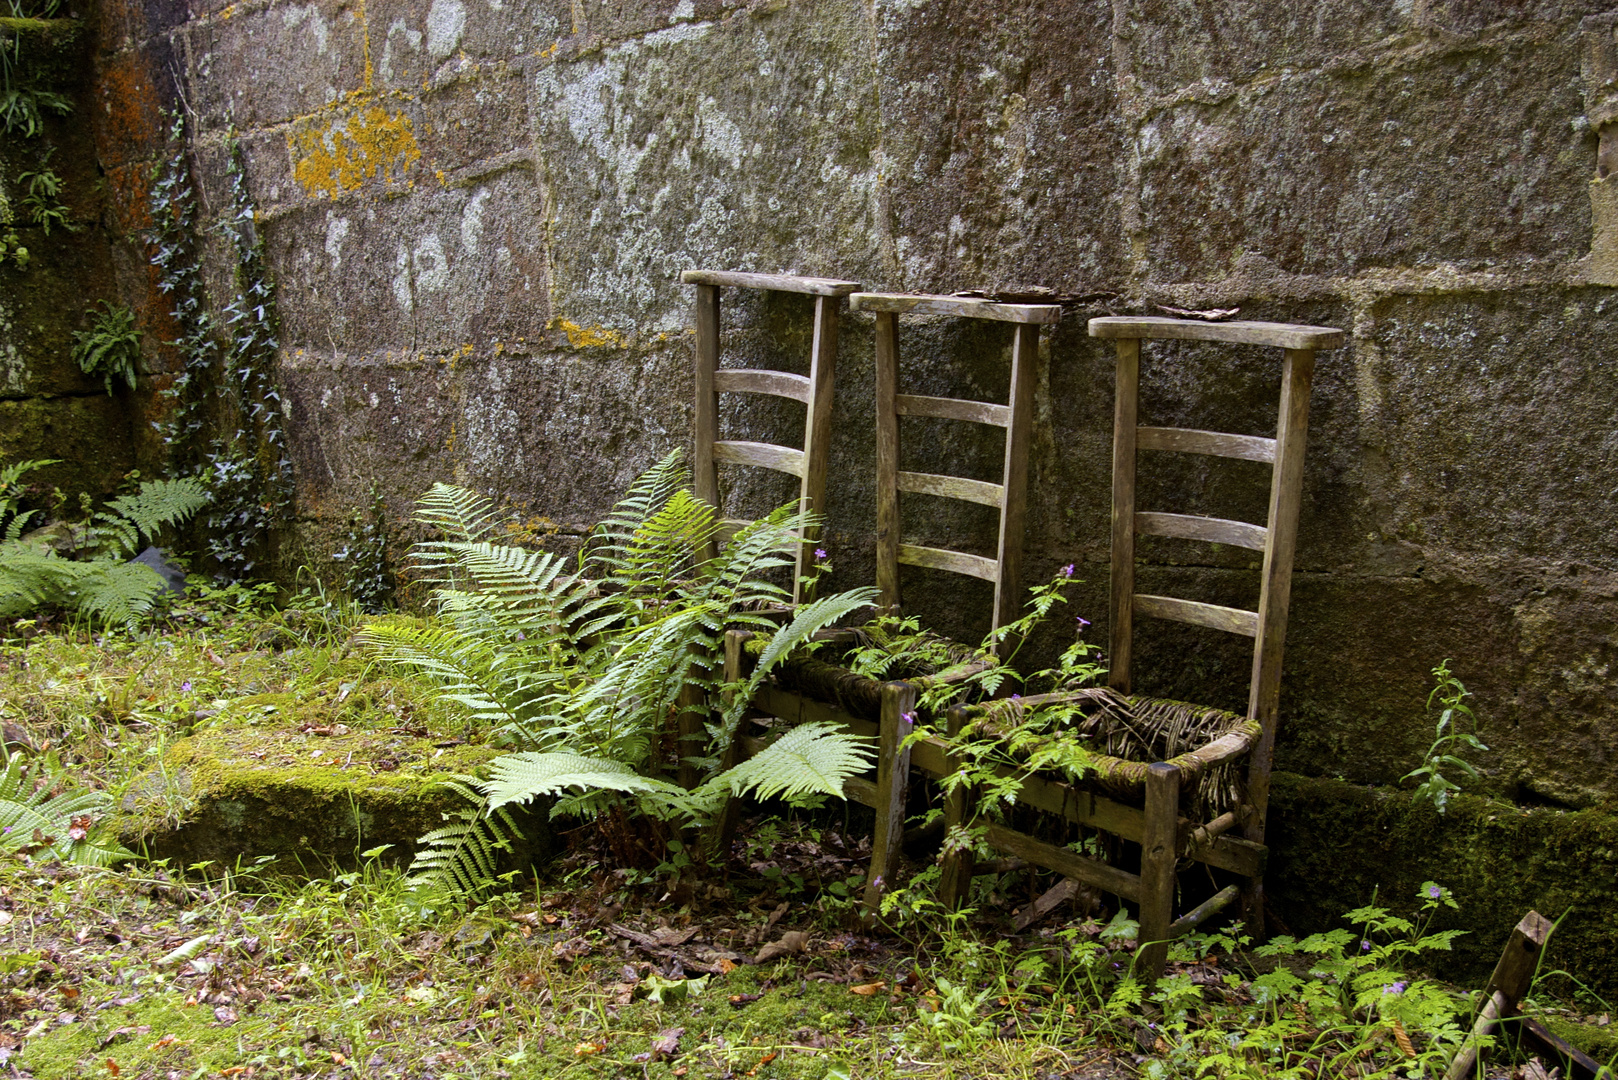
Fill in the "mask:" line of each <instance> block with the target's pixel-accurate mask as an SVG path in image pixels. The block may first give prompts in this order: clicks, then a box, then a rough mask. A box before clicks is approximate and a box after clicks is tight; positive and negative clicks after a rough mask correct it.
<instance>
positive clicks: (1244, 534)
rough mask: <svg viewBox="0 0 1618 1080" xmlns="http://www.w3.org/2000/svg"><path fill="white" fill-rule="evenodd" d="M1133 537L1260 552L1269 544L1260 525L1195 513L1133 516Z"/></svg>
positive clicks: (1266, 535) (1267, 534)
mask: <svg viewBox="0 0 1618 1080" xmlns="http://www.w3.org/2000/svg"><path fill="white" fill-rule="evenodd" d="M1135 534H1136V535H1137V536H1167V537H1169V538H1171V539H1175V540H1201V541H1204V542H1206V543H1209V544H1229V545H1231V546H1232V547H1242V548H1249V549H1251V550H1253V551H1263V550H1264V549H1265V547H1266V546H1268V544H1269V535H1270V531H1269V530H1268V529H1266V528H1265V527H1264V526H1262V525H1249V524H1248V523H1247V522H1245V521H1230V520H1228V519H1226V518H1212V517H1202V516H1200V515H1197V514H1158V513H1137V514H1136V515H1135Z"/></svg>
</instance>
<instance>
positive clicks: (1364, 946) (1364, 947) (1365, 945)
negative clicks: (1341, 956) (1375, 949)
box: [1360, 938, 1371, 952]
mask: <svg viewBox="0 0 1618 1080" xmlns="http://www.w3.org/2000/svg"><path fill="white" fill-rule="evenodd" d="M1370 951H1371V943H1370V942H1369V941H1366V940H1365V939H1364V938H1361V939H1360V952H1370Z"/></svg>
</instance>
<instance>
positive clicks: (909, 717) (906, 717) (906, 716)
mask: <svg viewBox="0 0 1618 1080" xmlns="http://www.w3.org/2000/svg"><path fill="white" fill-rule="evenodd" d="M899 719H901V720H903V721H904V722H905V723H907V724H914V723H915V722H916V714H915V713H913V712H904V713H900V714H899Z"/></svg>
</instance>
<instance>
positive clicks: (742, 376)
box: [713, 368, 811, 405]
mask: <svg viewBox="0 0 1618 1080" xmlns="http://www.w3.org/2000/svg"><path fill="white" fill-rule="evenodd" d="M713 386H714V389H715V390H716V391H718V392H719V393H743V394H773V395H775V396H776V397H784V398H791V399H792V400H793V401H801V402H803V403H804V404H805V405H807V404H809V398H810V393H811V390H810V386H809V380H808V379H807V378H805V377H804V376H802V375H794V374H792V373H791V372H789V371H757V370H751V369H745V368H720V369H719V370H718V371H716V372H714V376H713Z"/></svg>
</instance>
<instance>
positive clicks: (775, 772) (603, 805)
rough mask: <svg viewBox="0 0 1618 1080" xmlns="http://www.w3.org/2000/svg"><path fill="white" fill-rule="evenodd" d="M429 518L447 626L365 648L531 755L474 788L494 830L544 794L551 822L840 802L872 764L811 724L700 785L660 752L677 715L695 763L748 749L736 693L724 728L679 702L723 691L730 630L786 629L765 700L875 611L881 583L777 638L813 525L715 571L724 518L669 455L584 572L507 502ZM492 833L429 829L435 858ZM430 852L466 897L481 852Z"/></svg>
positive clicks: (422, 551)
mask: <svg viewBox="0 0 1618 1080" xmlns="http://www.w3.org/2000/svg"><path fill="white" fill-rule="evenodd" d="M416 518H417V520H418V521H421V522H423V523H425V524H429V525H431V526H433V527H434V528H436V529H437V530H439V531H440V532H441V534H442V535H441V536H440V537H439V538H435V539H432V540H428V541H425V542H423V543H421V544H418V545H417V546H416V548H415V550H414V552H413V553H412V560H413V562H414V565H415V567H416V569H417V571H418V573H419V574H420V575H421V576H422V577H424V578H425V579H426V580H427V581H429V582H430V583H431V584H432V585H433V587H434V592H433V599H434V603H435V606H436V608H437V615H438V618H437V619H436V620H435V621H434V622H433V623H432V624H430V625H427V626H411V625H406V624H402V623H399V622H376V623H372V624H371V625H369V626H368V627H367V628H366V629H365V631H364V633H363V635H362V641H363V642H364V644H365V645H366V646H367V647H368V648H370V649H371V650H372V651H373V652H374V653H376V654H377V655H378V656H380V657H381V658H383V659H384V660H387V661H389V662H392V663H396V664H401V665H404V666H408V667H410V668H412V669H414V670H415V671H417V672H420V673H422V674H423V675H425V676H427V677H428V678H429V679H431V680H433V681H434V682H435V683H437V685H438V687H439V692H440V694H441V695H442V696H443V697H444V698H445V699H447V700H449V701H452V702H455V703H456V704H458V705H460V706H462V707H463V708H465V709H466V710H467V711H468V713H469V714H470V716H471V718H472V720H473V721H474V722H475V723H477V724H480V725H492V726H496V727H499V728H501V729H503V731H504V735H505V737H506V738H508V739H510V740H512V741H514V742H515V743H516V745H517V746H518V747H519V750H518V752H516V753H512V754H507V755H504V756H502V757H499V758H497V759H495V761H493V762H492V763H491V764H490V766H489V768H490V776H489V779H488V780H486V781H482V782H480V783H479V785H478V790H479V791H481V793H482V795H483V797H484V799H485V807H484V810H483V815H484V817H485V818H487V815H489V814H498V813H501V812H503V811H504V810H505V808H507V807H509V806H510V805H512V804H513V803H522V802H527V801H530V800H532V799H534V798H536V797H541V796H548V797H555V798H557V800H558V801H557V802H556V804H555V805H554V807H553V811H552V812H553V813H560V814H577V815H584V816H588V815H590V814H593V813H597V812H600V811H604V810H607V809H609V808H612V807H614V806H615V805H622V804H625V803H627V804H629V805H632V806H634V807H637V808H638V809H639V810H640V811H641V812H642V813H646V814H650V815H652V816H654V817H657V818H660V819H663V820H668V821H682V822H702V821H706V820H710V819H711V818H712V815H713V814H714V812H715V811H716V810H717V809H718V808H719V806H720V805H721V804H722V803H723V801H724V799H725V798H726V796H727V793H729V792H731V791H754V792H757V793H758V794H759V795H760V796H761V797H775V796H781V797H787V798H799V797H805V796H809V795H817V794H840V793H841V791H842V784H843V781H844V780H846V779H847V777H848V776H850V775H852V774H854V773H857V772H860V771H863V770H864V769H865V768H866V767H867V765H868V763H869V755H870V752H869V750H868V749H866V748H865V747H864V746H863V744H861V743H860V742H859V741H858V740H856V739H855V738H854V737H853V736H850V735H847V734H846V733H838V732H833V731H830V730H826V729H823V728H820V727H814V728H811V729H808V730H805V731H804V732H802V733H801V734H799V733H794V734H792V735H790V736H788V737H787V738H786V739H783V740H782V741H781V742H780V743H778V744H777V745H776V746H775V747H771V748H770V749H769V750H767V751H766V752H765V753H763V754H760V755H759V756H758V757H756V758H754V759H752V760H750V761H748V762H746V763H745V764H744V765H742V766H739V767H738V769H737V770H731V771H730V772H727V773H723V774H720V775H718V776H710V777H708V778H707V780H706V782H705V783H703V784H701V785H699V787H698V788H697V790H695V791H687V790H685V789H684V788H681V787H679V786H677V785H675V784H672V783H670V782H669V781H668V780H665V779H663V778H661V777H660V776H659V775H658V772H659V763H658V761H657V760H656V751H657V747H658V746H659V743H660V740H661V737H662V732H663V731H664V729H665V727H666V725H667V723H668V721H669V719H670V717H672V716H674V715H675V714H676V713H677V712H678V711H679V710H680V709H682V708H684V709H692V708H695V709H697V710H698V711H699V712H701V713H702V716H703V719H704V722H705V727H706V730H707V733H708V737H709V745H708V746H707V747H706V748H705V749H706V753H705V754H693V756H692V757H690V758H687V760H688V761H692V760H694V761H698V762H708V763H716V762H717V761H718V760H719V758H720V757H721V756H722V755H723V752H724V748H725V747H726V746H727V745H728V743H729V741H730V740H731V739H732V738H733V737H734V733H735V729H736V727H737V725H738V724H739V721H740V717H741V715H742V709H743V708H744V707H745V706H744V704H742V702H744V701H745V698H746V697H747V696H748V693H747V692H743V693H739V694H736V695H733V699H734V700H736V701H737V704H736V705H735V706H734V708H733V709H732V715H728V716H724V717H712V716H710V715H709V713H708V709H707V707H706V706H704V705H693V704H692V703H691V702H690V701H689V699H685V700H683V701H682V691H683V690H684V689H685V688H686V687H688V686H689V685H690V684H691V683H692V681H693V680H694V681H695V682H696V683H697V685H699V686H700V687H702V688H703V689H705V690H712V689H715V688H717V679H716V678H715V672H714V670H713V667H714V664H715V663H716V660H715V659H714V658H715V657H717V656H718V654H719V650H720V645H721V638H722V636H723V634H724V632H725V630H726V629H727V628H729V627H732V626H745V627H753V628H756V629H759V630H765V629H768V630H769V631H771V632H773V633H774V638H773V639H772V643H771V645H770V647H769V649H767V650H766V656H765V657H764V658H763V659H762V660H761V662H760V664H759V665H758V668H757V672H756V674H755V675H754V679H755V685H754V686H752V687H749V688H747V691H751V690H752V689H756V681H757V680H760V679H762V678H763V677H764V676H765V675H766V674H767V673H768V672H769V670H770V669H771V668H772V667H773V666H774V665H775V664H777V663H778V662H779V661H780V660H781V659H782V658H784V657H785V656H786V655H787V653H788V652H790V651H791V649H793V648H794V647H796V646H797V645H799V644H802V643H803V642H805V641H807V640H808V639H809V638H810V637H812V636H813V634H814V633H816V632H817V631H819V630H821V629H822V628H824V627H826V626H828V625H830V624H831V623H833V622H835V621H836V620H838V619H840V618H843V617H844V616H846V615H848V614H850V613H852V612H854V611H856V610H858V609H860V608H862V607H866V606H868V605H870V604H871V603H873V602H874V601H875V599H876V591H875V590H874V589H859V590H855V591H854V592H851V593H844V594H841V595H839V596H831V597H826V598H824V599H822V600H819V601H817V602H816V603H814V604H811V605H809V606H807V607H805V608H803V609H802V610H801V611H800V612H798V613H797V614H796V616H795V617H794V618H793V619H792V620H791V622H790V623H789V624H788V625H787V627H786V628H784V629H781V630H779V631H778V632H777V625H778V616H776V615H772V614H771V613H770V612H769V611H768V610H766V609H772V608H773V609H776V610H777V611H778V610H779V609H780V608H782V607H785V606H786V605H787V604H788V603H789V601H790V596H791V594H790V592H789V591H788V590H787V589H784V588H782V586H781V584H780V583H779V581H778V580H771V576H772V575H774V576H776V577H779V576H780V574H781V572H782V571H783V570H788V568H790V567H792V566H793V564H794V557H795V555H796V551H797V546H798V545H799V543H800V540H799V536H800V534H801V533H802V532H803V531H804V529H806V528H808V527H812V526H813V525H814V524H815V523H816V522H815V519H814V518H813V516H812V515H806V514H801V513H795V512H794V511H793V510H792V509H791V508H787V507H783V508H782V509H780V510H778V511H776V512H775V513H773V514H770V515H768V516H767V517H765V518H762V519H760V520H758V521H756V522H753V523H752V524H750V525H748V526H746V527H744V528H743V529H742V530H741V531H739V532H738V533H736V534H735V535H734V536H733V537H732V539H731V541H730V542H729V543H728V544H726V545H724V547H723V548H722V549H721V550H720V551H719V553H718V554H717V555H715V556H713V557H711V558H706V559H705V558H704V557H703V554H702V553H703V552H704V551H705V550H707V549H708V548H709V547H710V546H711V545H712V544H713V541H714V540H715V539H716V536H717V532H718V528H719V523H718V521H717V518H716V515H715V513H714V510H713V508H712V507H711V506H709V505H708V504H707V503H705V502H702V501H701V500H699V499H696V498H695V497H694V496H692V495H691V493H690V491H689V490H688V478H687V474H686V471H685V468H684V465H683V463H682V461H681V459H680V456H679V455H678V454H671V455H670V456H668V457H666V458H664V459H663V460H661V461H659V462H658V463H657V464H656V465H655V466H653V467H652V468H651V469H649V470H647V472H646V473H645V474H643V475H642V476H641V477H640V478H639V479H638V480H636V481H635V483H634V485H632V486H631V488H630V490H629V492H628V494H626V495H625V496H624V498H623V499H621V500H620V501H619V502H618V503H617V505H615V506H614V507H613V509H612V511H611V513H609V514H608V515H607V517H606V519H605V520H604V521H603V522H602V523H601V524H600V525H599V526H597V528H596V529H594V530H593V531H592V532H591V534H590V537H589V538H588V539H587V541H586V543H585V545H584V548H583V550H582V551H581V553H580V555H579V557H578V559H577V562H576V563H574V564H572V565H569V563H568V561H567V560H563V559H561V558H559V557H557V556H554V555H550V554H546V553H544V552H531V551H525V550H523V549H521V548H519V547H515V546H512V545H507V544H502V543H498V542H496V541H495V539H494V534H495V525H496V522H497V521H498V518H499V514H498V512H497V511H496V509H495V507H494V505H493V504H492V503H491V502H490V501H489V500H488V499H487V498H485V497H483V496H481V495H478V494H476V493H475V492H470V491H467V490H465V489H462V488H456V487H452V486H450V485H445V484H435V485H434V486H433V488H432V489H431V490H429V491H428V492H427V493H426V494H425V495H424V496H422V498H421V500H420V501H419V502H418V504H417V512H416ZM686 749H689V750H692V751H696V750H699V749H703V748H697V747H691V748H686ZM712 767H716V765H714V766H712ZM479 827H480V826H478V825H477V819H475V818H473V817H465V818H461V819H457V821H455V822H453V823H452V824H451V825H449V826H446V827H445V829H443V830H438V831H436V832H435V833H434V834H432V837H431V838H429V850H430V851H433V852H440V851H446V852H447V851H451V849H454V851H455V852H458V851H460V850H461V849H460V848H455V847H454V845H457V844H474V843H476V840H475V839H471V838H474V837H476V836H478V835H481V834H478V833H476V831H475V830H476V829H477V828H479ZM468 830H472V831H468ZM467 850H471V849H467ZM432 858H433V859H434V860H438V861H431V860H430V861H428V862H423V863H421V866H422V871H421V872H422V874H424V875H426V878H430V879H432V880H438V881H441V882H442V883H443V884H445V885H447V886H449V887H450V888H452V889H456V890H458V891H463V892H464V891H467V888H468V886H467V882H468V881H469V880H471V879H472V878H475V877H476V875H477V874H478V873H479V872H481V871H480V870H479V869H478V867H477V865H476V860H475V859H474V858H472V857H471V855H460V854H454V853H453V852H452V853H450V854H438V855H434V856H433V857H432ZM445 860H448V861H445Z"/></svg>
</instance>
